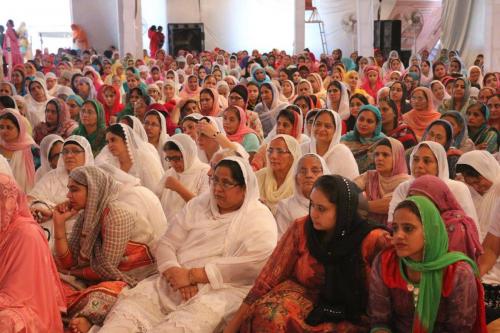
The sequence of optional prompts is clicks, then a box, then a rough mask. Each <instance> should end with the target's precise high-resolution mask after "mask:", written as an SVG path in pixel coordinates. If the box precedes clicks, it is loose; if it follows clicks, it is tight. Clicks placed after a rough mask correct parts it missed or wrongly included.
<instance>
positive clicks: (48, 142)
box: [35, 134, 64, 181]
mask: <svg viewBox="0 0 500 333" xmlns="http://www.w3.org/2000/svg"><path fill="white" fill-rule="evenodd" d="M57 142H60V143H63V142H64V139H63V138H62V137H60V136H59V135H57V134H49V135H47V136H46V137H44V138H43V139H42V142H40V157H41V166H40V167H39V168H38V170H36V173H35V181H38V180H40V179H41V178H42V177H43V176H44V175H45V174H46V173H47V172H49V171H50V170H52V168H51V167H50V150H51V149H52V146H54V144H56V143H57Z"/></svg>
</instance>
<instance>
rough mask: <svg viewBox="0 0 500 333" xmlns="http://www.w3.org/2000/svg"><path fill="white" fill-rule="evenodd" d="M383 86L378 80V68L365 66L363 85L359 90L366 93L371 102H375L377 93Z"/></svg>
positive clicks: (380, 80) (379, 79)
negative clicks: (371, 99)
mask: <svg viewBox="0 0 500 333" xmlns="http://www.w3.org/2000/svg"><path fill="white" fill-rule="evenodd" d="M383 86H384V83H383V82H382V79H381V78H380V71H379V68H378V67H376V66H366V67H365V69H364V78H363V83H362V84H361V87H360V88H361V89H363V90H364V91H366V92H367V93H368V95H370V96H371V97H372V98H373V100H377V92H378V91H379V90H380V89H381V88H382V87H383Z"/></svg>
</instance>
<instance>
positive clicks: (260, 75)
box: [255, 69, 266, 82]
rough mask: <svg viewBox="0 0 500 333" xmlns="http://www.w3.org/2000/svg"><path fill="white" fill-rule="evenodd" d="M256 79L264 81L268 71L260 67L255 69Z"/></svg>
mask: <svg viewBox="0 0 500 333" xmlns="http://www.w3.org/2000/svg"><path fill="white" fill-rule="evenodd" d="M255 79H256V80H257V81H259V82H260V81H264V80H265V79H266V72H265V71H264V70H263V69H258V70H256V71H255Z"/></svg>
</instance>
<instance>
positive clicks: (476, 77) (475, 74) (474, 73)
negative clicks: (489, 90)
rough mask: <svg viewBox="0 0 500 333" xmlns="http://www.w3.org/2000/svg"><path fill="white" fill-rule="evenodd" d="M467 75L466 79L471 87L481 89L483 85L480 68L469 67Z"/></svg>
mask: <svg viewBox="0 0 500 333" xmlns="http://www.w3.org/2000/svg"><path fill="white" fill-rule="evenodd" d="M468 73H469V75H467V77H468V78H469V81H470V85H471V87H476V88H477V89H481V88H482V85H483V74H482V73H481V67H478V66H470V67H469V71H468Z"/></svg>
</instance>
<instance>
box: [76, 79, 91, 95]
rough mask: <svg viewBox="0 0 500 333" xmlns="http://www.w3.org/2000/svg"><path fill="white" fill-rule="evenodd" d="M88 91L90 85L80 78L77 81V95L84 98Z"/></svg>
mask: <svg viewBox="0 0 500 333" xmlns="http://www.w3.org/2000/svg"><path fill="white" fill-rule="evenodd" d="M89 93H90V87H89V85H88V84H87V83H85V82H84V81H83V80H80V81H79V82H78V95H80V96H82V97H84V98H86V97H88V95H89Z"/></svg>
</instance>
